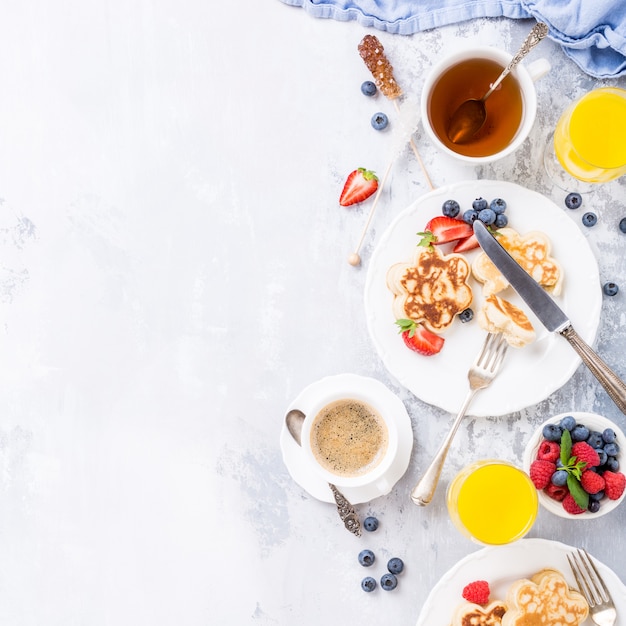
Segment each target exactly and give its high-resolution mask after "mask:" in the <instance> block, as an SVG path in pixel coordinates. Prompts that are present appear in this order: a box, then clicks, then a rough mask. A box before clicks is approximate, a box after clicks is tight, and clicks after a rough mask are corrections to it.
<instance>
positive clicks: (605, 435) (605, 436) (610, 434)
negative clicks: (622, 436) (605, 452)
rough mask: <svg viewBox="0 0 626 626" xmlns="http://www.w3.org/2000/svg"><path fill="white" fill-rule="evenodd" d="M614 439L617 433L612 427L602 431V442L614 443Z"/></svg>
mask: <svg viewBox="0 0 626 626" xmlns="http://www.w3.org/2000/svg"><path fill="white" fill-rule="evenodd" d="M615 439H617V435H616V434H615V431H614V430H613V429H612V428H606V429H605V430H603V431H602V441H604V443H615Z"/></svg>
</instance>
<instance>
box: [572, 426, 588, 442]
mask: <svg viewBox="0 0 626 626" xmlns="http://www.w3.org/2000/svg"><path fill="white" fill-rule="evenodd" d="M588 437H589V429H588V428H587V427H586V426H584V425H583V424H576V426H574V428H573V429H572V441H573V442H577V441H587V438H588Z"/></svg>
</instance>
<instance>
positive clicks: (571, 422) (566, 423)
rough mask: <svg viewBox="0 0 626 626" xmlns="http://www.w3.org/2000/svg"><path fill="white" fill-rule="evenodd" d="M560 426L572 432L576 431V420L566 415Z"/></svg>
mask: <svg viewBox="0 0 626 626" xmlns="http://www.w3.org/2000/svg"><path fill="white" fill-rule="evenodd" d="M559 426H560V427H561V428H564V429H565V430H569V431H570V432H572V430H574V426H576V420H575V419H574V417H573V416H572V415H566V416H565V417H564V418H563V419H562V420H561V421H560V422H559Z"/></svg>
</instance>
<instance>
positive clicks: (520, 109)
mask: <svg viewBox="0 0 626 626" xmlns="http://www.w3.org/2000/svg"><path fill="white" fill-rule="evenodd" d="M511 59H512V56H511V55H510V54H509V53H508V52H505V51H503V50H498V49H497V48H490V47H478V48H470V49H467V50H462V51H459V52H456V53H455V54H452V55H450V56H448V57H446V58H444V59H442V60H441V61H439V62H438V63H437V64H435V65H434V66H433V67H432V68H431V70H430V72H429V73H428V75H427V77H426V80H425V82H424V87H423V89H422V97H421V117H422V124H423V125H424V128H425V130H426V132H427V133H428V135H429V137H430V138H431V140H432V141H433V143H434V144H435V145H436V146H437V147H438V148H439V149H440V150H442V151H443V152H445V153H446V154H448V155H450V156H452V157H455V158H456V159H460V160H461V161H464V162H466V163H471V164H473V165H478V164H481V163H489V162H492V161H496V160H498V159H501V158H503V157H505V156H507V155H509V154H511V153H512V152H514V151H515V150H517V149H518V148H519V147H520V145H521V144H522V143H523V142H524V140H525V139H526V137H528V134H529V132H530V129H531V128H532V126H533V124H534V122H535V117H536V114H537V93H536V91H535V85H534V82H535V81H536V80H538V79H539V78H541V77H542V76H544V75H545V74H546V73H547V72H548V71H549V70H550V63H549V62H548V61H547V60H546V59H538V60H537V61H534V62H533V63H531V64H529V65H528V66H527V67H525V66H524V65H523V64H521V63H520V64H518V65H517V66H516V67H515V68H514V69H513V70H512V71H511V73H510V75H509V76H507V77H506V78H505V79H504V81H502V83H501V84H500V85H499V86H498V87H497V88H496V90H495V91H494V92H493V94H492V95H491V96H489V98H488V99H487V100H486V102H485V105H486V109H487V120H486V122H485V124H484V126H483V128H482V129H481V130H480V131H479V132H478V133H476V135H475V136H474V137H473V138H472V140H470V141H468V142H467V143H464V144H454V143H452V142H451V141H450V140H449V138H448V137H447V123H448V121H449V119H450V117H451V116H452V114H453V113H454V111H456V109H457V108H458V107H459V106H460V104H461V103H462V102H463V101H465V100H467V99H469V98H475V99H477V100H479V99H480V98H482V96H484V95H485V93H486V92H487V90H488V89H489V86H490V84H491V82H493V81H495V79H496V78H497V77H498V75H499V73H500V71H501V70H503V69H504V68H505V67H506V66H507V65H508V64H509V63H510V61H511ZM494 62H495V63H496V64H497V65H498V66H499V69H496V68H495V67H494V66H493V63H494ZM485 64H491V65H492V67H491V68H490V69H491V73H490V74H488V73H487V72H485V71H482V70H484V69H485V67H483V66H485ZM494 72H495V73H494ZM485 76H488V78H487V79H486V82H485ZM481 81H482V82H481Z"/></svg>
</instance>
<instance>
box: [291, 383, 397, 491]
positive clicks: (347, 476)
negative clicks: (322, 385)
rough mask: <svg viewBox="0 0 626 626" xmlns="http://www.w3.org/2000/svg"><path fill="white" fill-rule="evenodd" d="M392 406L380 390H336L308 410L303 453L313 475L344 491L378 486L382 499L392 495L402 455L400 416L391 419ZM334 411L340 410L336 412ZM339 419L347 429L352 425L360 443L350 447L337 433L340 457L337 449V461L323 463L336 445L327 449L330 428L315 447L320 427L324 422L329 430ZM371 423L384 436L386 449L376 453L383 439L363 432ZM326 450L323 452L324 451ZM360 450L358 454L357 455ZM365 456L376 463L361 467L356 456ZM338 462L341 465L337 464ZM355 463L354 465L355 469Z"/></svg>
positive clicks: (318, 399)
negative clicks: (392, 474) (394, 472)
mask: <svg viewBox="0 0 626 626" xmlns="http://www.w3.org/2000/svg"><path fill="white" fill-rule="evenodd" d="M350 403H354V405H352V406H350ZM388 405H389V403H388V402H386V401H385V400H384V398H381V395H380V391H378V390H376V389H375V390H372V391H368V390H366V389H361V390H355V389H352V390H346V391H339V390H334V391H332V392H329V393H326V394H324V395H323V396H320V397H319V398H317V401H316V402H315V403H314V404H313V405H312V406H310V407H308V409H307V415H306V418H305V420H304V423H303V425H302V450H303V452H304V456H305V458H306V460H307V462H308V464H309V465H310V466H311V468H312V469H313V471H314V472H315V473H316V474H317V475H318V476H319V477H320V478H322V479H323V480H325V481H326V482H329V483H332V484H334V485H336V486H337V487H340V488H354V487H366V486H368V487H369V486H375V487H376V489H378V490H379V491H380V493H381V495H383V494H387V493H389V492H390V491H391V488H392V487H393V484H392V482H391V480H390V478H389V474H390V472H389V470H390V468H391V466H392V464H393V462H394V461H395V459H396V456H397V453H398V427H397V422H398V416H397V415H390V412H389V407H388ZM333 409H339V410H338V411H333ZM360 409H363V413H360V412H359V411H360ZM337 414H338V415H339V417H338V415H337ZM342 416H343V417H342ZM345 416H348V419H345V420H344V417H345ZM337 417H338V419H339V420H340V421H341V423H342V424H343V426H346V425H348V427H349V428H350V429H351V433H352V434H353V436H355V437H357V440H356V441H357V443H355V444H354V445H353V443H352V442H351V443H350V444H346V443H345V439H343V438H342V436H337V432H336V431H335V432H334V435H333V436H337V438H336V439H335V440H334V444H335V445H336V448H340V453H339V454H338V455H334V452H335V451H336V449H335V450H334V451H333V457H332V458H333V459H334V460H331V461H322V460H321V456H322V455H323V453H324V452H328V450H329V449H332V445H331V447H330V448H328V447H324V446H325V444H324V443H323V442H324V437H323V435H324V434H325V433H326V434H328V430H327V429H326V428H324V429H323V432H322V439H321V441H322V443H320V444H319V445H316V444H315V442H316V440H317V438H318V437H319V436H320V433H319V428H317V429H316V425H319V424H320V423H321V422H322V421H323V422H324V423H325V425H326V426H328V425H329V424H330V423H331V422H333V420H335V419H337ZM357 417H360V418H362V419H360V420H359V423H358V425H357V427H356V428H352V426H354V423H355V420H356V419H357ZM323 418H324V419H323ZM370 421H372V422H375V423H377V425H378V427H379V428H380V430H381V432H382V441H383V446H384V447H383V448H380V447H379V448H378V449H377V450H374V447H375V446H374V443H373V442H375V441H378V440H379V439H378V438H376V437H370V438H368V437H367V436H364V435H363V432H361V431H362V430H365V428H364V427H363V425H366V424H369V423H370ZM343 432H345V430H344V431H343ZM370 433H371V431H370ZM359 437H360V438H359ZM364 442H365V443H364ZM322 447H323V449H320V448H322ZM357 450H358V452H355V451H357ZM370 452H371V456H370ZM361 453H363V454H364V457H363V458H365V459H366V460H367V458H370V459H373V461H372V462H371V463H367V462H366V463H364V464H361V463H360V462H359V461H357V460H356V459H357V456H355V454H357V455H360V454H361ZM359 458H360V457H359ZM337 459H338V460H339V461H338V462H337V463H336V462H335V461H337ZM353 461H354V465H353V466H351V465H350V464H351V463H352V462H353ZM339 466H342V467H343V468H344V470H345V471H342V470H340V469H339Z"/></svg>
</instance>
